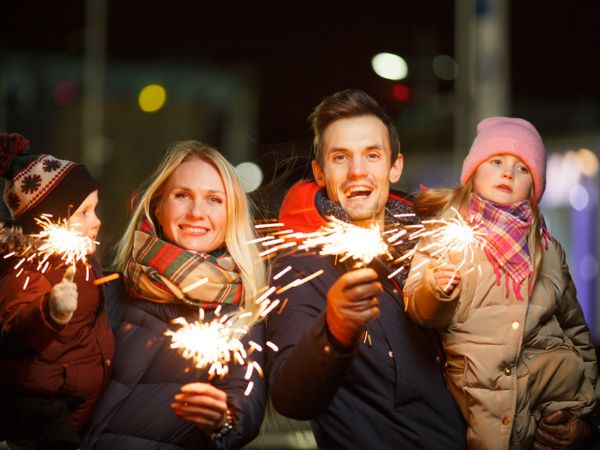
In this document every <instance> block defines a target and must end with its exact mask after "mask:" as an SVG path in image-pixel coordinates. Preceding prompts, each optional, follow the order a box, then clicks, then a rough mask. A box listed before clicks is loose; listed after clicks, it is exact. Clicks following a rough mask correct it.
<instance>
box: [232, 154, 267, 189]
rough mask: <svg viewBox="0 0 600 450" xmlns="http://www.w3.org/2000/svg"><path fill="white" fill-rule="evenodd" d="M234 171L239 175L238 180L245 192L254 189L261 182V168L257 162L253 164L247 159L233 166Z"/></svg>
mask: <svg viewBox="0 0 600 450" xmlns="http://www.w3.org/2000/svg"><path fill="white" fill-rule="evenodd" d="M235 171H236V172H237V174H238V176H239V177H240V180H241V182H242V185H243V186H244V190H245V191H246V192H253V191H255V190H256V189H257V188H258V187H259V186H260V184H261V183H262V180H263V173H262V170H261V168H260V167H259V166H258V165H257V164H254V163H253V162H248V161H247V162H243V163H240V164H238V165H237V166H235Z"/></svg>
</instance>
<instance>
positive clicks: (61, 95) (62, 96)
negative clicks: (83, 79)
mask: <svg viewBox="0 0 600 450" xmlns="http://www.w3.org/2000/svg"><path fill="white" fill-rule="evenodd" d="M52 97H53V98H54V103H55V104H56V106H59V107H61V108H64V107H66V106H69V105H72V104H73V103H74V102H75V100H76V99H77V86H76V85H75V83H74V82H73V81H72V80H64V81H61V82H60V83H58V84H57V85H56V86H55V87H54V91H53V92H52Z"/></svg>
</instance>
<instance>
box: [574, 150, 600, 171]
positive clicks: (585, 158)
mask: <svg viewBox="0 0 600 450" xmlns="http://www.w3.org/2000/svg"><path fill="white" fill-rule="evenodd" d="M577 160H578V162H579V170H580V171H581V173H582V174H583V175H586V176H588V177H593V176H594V175H596V174H597V173H598V157H597V156H596V154H595V153H594V152H592V151H591V150H589V149H587V148H580V149H579V150H577Z"/></svg>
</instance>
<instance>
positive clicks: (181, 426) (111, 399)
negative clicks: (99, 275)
mask: <svg viewBox="0 0 600 450" xmlns="http://www.w3.org/2000/svg"><path fill="white" fill-rule="evenodd" d="M107 291H108V292H109V298H110V300H111V302H110V304H109V306H108V313H109V318H110V322H111V326H112V327H113V331H114V334H115V340H116V354H115V370H114V374H113V377H112V379H111V380H110V382H109V384H108V386H107V388H106V391H105V393H104V396H103V398H102V400H101V401H100V403H99V405H98V407H97V408H96V411H95V414H94V416H93V417H92V420H91V421H90V425H89V427H88V429H87V432H86V437H85V440H84V445H83V448H97V449H128V450H129V449H142V448H144V449H146V448H153V449H182V448H238V447H241V446H243V445H244V444H246V443H248V442H249V441H250V440H252V439H253V438H254V437H255V436H256V435H257V434H258V431H259V429H260V424H261V422H262V419H263V415H264V407H265V397H266V394H265V390H266V388H265V381H264V379H263V378H259V377H258V376H256V375H253V378H252V380H253V382H254V387H253V389H252V391H251V392H250V394H249V395H248V396H245V395H244V391H245V390H246V388H247V386H248V381H247V380H245V379H244V373H245V368H244V367H242V366H239V365H236V364H230V373H229V374H228V375H227V376H226V377H224V378H222V379H219V378H216V379H213V380H212V381H211V383H212V384H213V385H214V386H216V387H217V388H219V389H221V390H223V391H225V392H226V393H227V403H228V405H229V407H230V409H231V410H232V413H233V422H234V427H233V429H232V430H230V431H229V432H228V433H226V434H225V435H224V436H223V437H222V438H219V439H215V440H213V441H211V440H210V438H209V436H208V435H207V434H206V433H204V432H203V431H202V430H201V429H200V428H198V427H197V426H196V425H194V424H192V423H191V422H188V421H185V420H183V419H180V418H179V417H178V416H177V415H176V414H175V412H174V411H173V410H172V409H171V406H170V405H171V403H172V402H173V397H174V396H175V394H177V393H178V392H179V391H180V389H181V387H182V386H183V385H184V384H187V383H191V382H197V381H198V382H208V374H207V371H206V370H200V369H196V368H194V367H193V363H192V362H191V361H190V360H186V359H184V358H183V357H182V356H181V355H180V354H179V353H177V351H176V350H173V349H171V348H170V338H169V337H168V336H165V335H164V332H165V331H166V330H167V329H168V328H170V327H173V325H171V324H170V321H171V320H172V319H175V318H177V317H185V318H186V320H187V321H188V322H192V321H194V320H197V319H198V310H197V309H193V308H190V307H188V306H185V305H183V304H174V303H170V304H167V303H154V302H151V301H148V300H142V299H136V298H133V297H130V296H129V294H128V293H127V292H126V290H125V287H124V285H123V283H122V281H121V280H118V281H116V282H112V283H109V286H108V287H107ZM232 308H235V306H227V307H224V308H223V310H222V313H221V314H224V313H226V312H227V311H229V310H231V309H232ZM211 318H212V313H211V312H209V311H208V310H207V311H206V315H205V320H209V321H210V320H211ZM176 328H178V327H176V326H175V327H174V329H176ZM263 333H264V331H263V328H262V326H257V327H255V328H254V329H253V331H252V333H251V334H252V335H251V336H249V338H250V339H252V340H253V341H255V342H258V343H260V342H263V341H264V336H263ZM262 355H263V353H254V354H253V357H254V360H256V361H257V362H258V363H259V364H261V365H263V364H264V362H263V361H262V358H263V356H262Z"/></svg>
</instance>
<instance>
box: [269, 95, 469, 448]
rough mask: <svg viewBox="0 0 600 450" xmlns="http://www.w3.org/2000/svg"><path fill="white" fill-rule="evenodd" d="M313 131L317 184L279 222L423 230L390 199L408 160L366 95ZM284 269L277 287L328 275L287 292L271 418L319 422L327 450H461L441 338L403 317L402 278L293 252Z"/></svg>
mask: <svg viewBox="0 0 600 450" xmlns="http://www.w3.org/2000/svg"><path fill="white" fill-rule="evenodd" d="M311 123H312V128H313V131H314V133H315V139H314V148H315V160H314V161H312V169H313V174H314V177H315V181H316V183H313V182H301V183H299V184H297V185H296V186H294V187H293V188H292V189H291V190H290V192H289V193H288V195H287V196H286V198H285V200H284V202H283V204H282V208H281V213H280V220H281V221H282V222H284V223H285V224H286V227H287V228H293V229H294V230H296V231H304V232H309V231H314V230H316V229H318V228H319V227H320V226H321V225H322V224H324V223H325V219H324V218H325V217H328V216H335V217H337V218H338V219H341V220H344V221H347V222H351V223H353V224H355V225H358V226H369V225H370V224H372V223H376V224H379V225H380V226H381V227H384V226H385V225H386V224H387V225H392V224H396V225H395V226H398V225H403V224H407V223H415V222H416V221H417V220H416V218H415V217H414V211H413V207H412V203H411V202H410V199H409V198H408V196H407V195H405V194H401V193H394V192H390V183H394V182H396V181H398V179H399V178H400V175H401V174H402V168H403V157H402V155H401V154H400V153H399V147H400V145H399V141H398V136H397V132H396V129H395V127H394V125H393V124H392V122H391V120H390V119H389V118H388V116H387V114H386V113H385V112H384V111H383V110H382V109H381V108H380V107H379V105H378V104H377V103H376V102H375V101H374V100H373V99H372V98H371V97H370V96H369V95H367V94H366V93H364V92H362V91H358V90H347V91H342V92H339V93H336V94H334V95H332V96H330V97H328V98H326V99H325V100H323V102H322V103H321V104H320V105H319V106H317V108H316V109H315V111H314V112H313V114H312V116H311ZM410 246H411V244H407V243H404V244H402V245H400V246H399V247H401V248H400V249H398V251H399V252H401V251H403V250H407V249H408V247H410ZM287 266H291V270H288V271H287V272H286V273H285V275H283V276H282V277H281V278H279V279H278V280H273V281H272V284H273V285H276V284H279V285H284V284H287V283H289V282H290V281H292V280H293V279H297V278H302V277H306V276H308V275H310V274H312V273H314V272H316V271H318V270H323V274H321V275H320V276H318V277H316V278H314V279H312V280H311V281H310V282H308V283H305V284H302V285H301V286H298V287H295V288H293V289H290V290H288V291H287V292H286V294H285V295H287V298H288V301H287V304H286V307H285V308H284V310H283V311H282V312H281V314H271V316H270V318H269V323H268V334H269V339H270V340H272V341H273V342H274V343H276V344H277V345H278V346H279V352H277V353H276V354H274V355H273V356H272V359H271V360H270V362H269V369H270V372H269V384H270V393H271V396H272V399H273V404H274V405H275V408H276V409H277V410H278V411H279V412H280V413H282V414H284V415H286V416H289V417H292V418H296V419H305V420H307V419H308V420H311V421H312V426H313V431H314V433H315V438H316V440H317V443H318V445H319V446H320V447H321V448H377V449H381V448H432V449H433V448H444V449H452V448H465V424H464V421H463V419H462V416H461V414H460V412H459V411H458V409H457V407H456V405H455V403H454V401H453V399H452V397H451V395H450V393H449V392H448V390H447V388H446V385H445V383H444V380H443V376H442V365H443V358H442V355H441V353H440V352H439V350H438V348H439V347H438V346H437V342H436V340H435V337H434V336H433V335H432V334H429V333H428V332H427V331H424V330H422V329H420V328H419V327H418V326H416V325H414V324H413V323H412V322H410V320H409V319H408V318H407V317H405V315H404V312H403V301H402V296H401V288H402V285H403V281H404V276H405V272H406V270H404V271H401V272H400V275H398V276H396V277H395V278H393V279H392V280H389V279H388V278H387V275H388V274H389V273H391V272H392V270H395V269H397V267H394V268H390V267H386V264H385V263H382V262H381V261H379V262H378V263H377V264H376V265H375V269H377V270H375V269H374V268H370V267H369V268H361V269H357V270H347V269H346V268H345V267H344V264H339V263H338V264H336V263H335V259H334V258H333V257H325V256H320V255H317V254H310V253H306V252H296V253H292V254H288V255H282V256H280V257H278V258H277V259H276V260H275V262H274V268H273V271H272V273H273V274H275V276H277V274H278V272H280V271H281V270H282V269H284V268H286V267H287ZM378 272H379V273H380V274H378ZM282 300H283V299H282Z"/></svg>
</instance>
